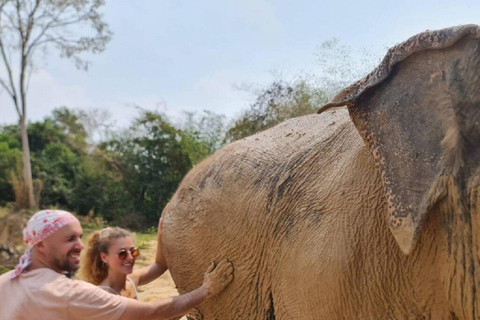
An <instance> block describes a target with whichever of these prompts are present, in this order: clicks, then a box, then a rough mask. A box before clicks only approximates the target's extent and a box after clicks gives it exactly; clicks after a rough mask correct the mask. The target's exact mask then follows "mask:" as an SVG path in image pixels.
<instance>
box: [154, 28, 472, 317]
mask: <svg viewBox="0 0 480 320" xmlns="http://www.w3.org/2000/svg"><path fill="white" fill-rule="evenodd" d="M340 106H347V107H346V108H345V107H343V108H341V107H340ZM332 107H339V108H332ZM321 111H322V112H321V113H320V114H317V115H309V116H304V117H300V118H295V119H292V120H289V121H286V122H284V123H282V124H279V125H278V126H276V127H274V128H272V129H270V130H267V131H264V132H261V133H259V134H256V135H254V136H251V137H249V138H246V139H243V140H241V141H237V142H235V143H232V144H230V145H228V146H226V147H224V148H223V149H222V150H220V151H219V152H217V153H216V154H214V155H213V156H211V157H210V158H208V159H207V160H205V161H203V162H202V163H200V164H199V165H197V166H196V167H194V168H193V169H192V170H191V171H190V172H189V173H188V175H187V176H186V177H185V179H184V180H183V182H182V183H181V185H180V187H179V188H178V190H177V192H176V193H175V195H174V196H173V198H172V199H171V201H170V203H169V204H168V206H167V207H166V208H165V210H164V228H163V234H162V243H163V248H164V249H163V250H164V254H165V257H166V259H167V263H168V266H169V268H170V269H171V273H172V276H173V279H174V281H175V283H176V285H177V286H178V289H179V291H180V292H181V293H184V292H188V291H190V290H192V289H194V288H196V287H198V286H199V285H200V284H201V281H202V276H203V270H204V269H205V268H206V267H207V265H208V264H209V262H210V261H212V260H217V261H219V260H221V259H224V258H228V259H230V260H231V261H232V262H233V264H234V266H235V279H234V281H233V283H232V284H231V285H230V286H229V287H228V288H227V290H226V291H225V292H224V293H223V294H222V295H220V296H219V297H218V298H215V299H214V300H212V301H209V302H208V303H205V304H203V305H201V306H200V307H199V308H198V310H197V312H196V313H195V315H193V314H192V316H191V318H195V319H201V318H203V319H277V320H284V319H450V320H453V319H480V124H479V123H480V27H478V26H475V25H466V26H459V27H454V28H448V29H443V30H438V31H427V32H424V33H421V34H419V35H416V36H414V37H412V38H410V39H408V40H407V41H406V42H404V43H401V44H399V45H397V46H395V47H394V48H392V49H390V50H389V52H388V54H387V55H386V57H385V59H384V60H383V62H382V63H381V65H380V66H379V67H378V68H377V69H375V70H374V71H373V72H372V73H370V74H369V75H368V76H367V77H365V78H364V79H362V80H360V81H359V82H357V83H356V84H354V85H352V86H351V87H348V88H346V89H345V90H343V91H342V92H341V93H340V94H339V95H337V96H336V97H335V98H334V99H333V101H332V102H331V103H330V104H328V105H327V106H325V107H323V108H322V110H321Z"/></svg>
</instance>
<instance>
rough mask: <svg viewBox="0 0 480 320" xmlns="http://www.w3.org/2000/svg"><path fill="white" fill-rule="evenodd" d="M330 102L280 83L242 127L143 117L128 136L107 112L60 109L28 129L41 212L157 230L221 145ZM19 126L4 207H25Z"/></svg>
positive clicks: (13, 132) (200, 118) (222, 121)
mask: <svg viewBox="0 0 480 320" xmlns="http://www.w3.org/2000/svg"><path fill="white" fill-rule="evenodd" d="M326 101H327V96H326V94H325V92H324V91H323V90H320V89H317V88H315V87H314V86H312V85H309V84H308V83H307V81H304V80H298V81H295V82H294V83H287V82H285V81H274V82H273V83H271V84H270V85H269V86H267V87H266V88H262V89H259V90H257V91H256V93H255V99H254V102H253V103H252V104H251V105H250V108H249V109H248V110H246V111H244V112H243V114H241V115H240V116H239V117H238V118H237V119H233V120H228V119H227V118H226V117H225V116H223V115H219V114H215V113H213V112H210V111H204V112H203V113H202V114H196V113H184V117H183V119H181V121H179V123H176V124H173V123H172V122H171V121H170V120H169V119H168V118H167V116H166V115H164V114H161V113H158V112H152V111H145V110H141V109H140V108H139V109H138V116H137V117H136V118H135V119H133V120H132V122H131V124H130V126H129V127H128V128H127V129H122V130H120V129H114V128H113V127H112V126H110V125H109V120H108V119H109V117H108V114H106V113H105V112H104V111H102V110H94V111H90V112H87V111H83V110H72V109H69V108H67V107H62V108H58V109H55V110H54V111H53V112H52V114H51V115H49V116H48V117H46V118H45V119H44V120H43V121H38V122H30V123H29V124H28V140H29V144H30V152H31V163H32V175H33V179H34V189H35V194H36V197H35V198H36V199H37V202H38V203H37V205H38V207H39V208H48V207H53V206H55V207H58V208H62V209H66V210H70V211H72V212H75V213H77V214H79V215H89V216H91V217H101V218H102V219H103V220H104V221H106V222H107V223H111V224H115V225H120V226H124V227H128V228H132V229H144V228H146V227H149V226H155V225H156V223H157V221H158V218H159V217H160V215H161V212H162V210H163V208H164V206H165V205H166V204H167V202H168V201H169V199H170V198H171V196H172V195H173V193H174V192H175V190H176V188H177V187H178V185H179V183H180V181H181V180H182V178H183V177H184V176H185V174H186V173H187V172H188V171H189V170H190V169H191V168H192V167H193V166H194V165H195V164H196V163H198V162H199V161H201V160H203V159H204V158H206V157H207V156H208V155H210V154H212V153H213V152H215V151H216V150H218V149H219V148H221V147H222V146H223V145H225V144H227V143H230V142H233V141H235V140H238V139H241V138H244V137H246V136H249V135H251V134H254V133H255V132H258V131H261V130H265V129H268V128H270V127H272V126H274V125H276V124H278V123H279V122H282V121H284V120H286V119H288V118H292V117H296V116H301V115H305V114H309V113H314V112H316V110H317V109H318V108H319V107H320V106H321V105H322V104H323V103H325V102H326ZM21 150H22V148H21V138H20V134H19V128H18V125H5V126H2V127H0V205H1V206H11V207H12V208H14V207H16V206H17V207H22V206H21V204H22V201H24V195H23V190H24V189H23V185H22V183H23V180H22V161H21V159H22V158H21V152H22V151H21Z"/></svg>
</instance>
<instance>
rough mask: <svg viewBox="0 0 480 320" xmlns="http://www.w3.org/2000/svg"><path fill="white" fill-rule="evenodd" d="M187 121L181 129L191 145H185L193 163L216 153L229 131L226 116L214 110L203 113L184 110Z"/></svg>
mask: <svg viewBox="0 0 480 320" xmlns="http://www.w3.org/2000/svg"><path fill="white" fill-rule="evenodd" d="M184 117H185V121H184V123H183V124H181V125H180V128H181V130H182V131H183V133H184V135H185V136H186V138H187V139H185V140H186V142H189V143H191V145H189V144H186V145H184V148H185V150H186V151H187V152H188V153H189V155H190V159H191V160H192V163H193V164H196V163H198V162H199V161H200V160H203V159H204V158H205V157H206V156H208V155H210V154H212V153H214V152H215V151H217V150H218V149H220V147H221V146H222V144H223V140H224V137H225V133H226V131H227V124H226V117H225V116H224V115H222V114H216V113H214V112H212V111H208V110H204V111H203V113H202V114H200V115H199V114H197V113H196V112H184Z"/></svg>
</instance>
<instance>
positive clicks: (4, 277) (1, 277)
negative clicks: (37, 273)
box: [0, 270, 13, 284]
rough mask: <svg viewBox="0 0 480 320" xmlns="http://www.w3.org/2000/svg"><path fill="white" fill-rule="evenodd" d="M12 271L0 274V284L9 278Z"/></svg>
mask: <svg viewBox="0 0 480 320" xmlns="http://www.w3.org/2000/svg"><path fill="white" fill-rule="evenodd" d="M12 273H13V270H10V271H8V272H6V273H4V274H2V275H0V284H2V283H3V282H5V281H7V280H10V276H11V274H12Z"/></svg>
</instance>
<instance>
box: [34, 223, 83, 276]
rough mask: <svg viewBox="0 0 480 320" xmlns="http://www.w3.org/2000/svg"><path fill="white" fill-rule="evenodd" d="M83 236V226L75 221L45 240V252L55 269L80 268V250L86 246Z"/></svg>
mask: <svg viewBox="0 0 480 320" xmlns="http://www.w3.org/2000/svg"><path fill="white" fill-rule="evenodd" d="M82 236H83V231H82V226H81V225H80V222H78V221H75V222H72V223H69V224H67V225H66V226H63V227H62V228H60V229H59V230H58V231H56V232H54V233H53V234H52V235H51V236H50V237H48V238H46V239H45V240H43V244H44V250H45V251H44V254H45V256H46V258H47V261H48V262H49V265H50V267H51V268H52V269H53V270H55V271H57V272H59V273H62V272H64V271H67V272H72V271H76V270H78V268H79V266H80V252H81V251H82V249H83V248H84V245H83V243H82Z"/></svg>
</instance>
